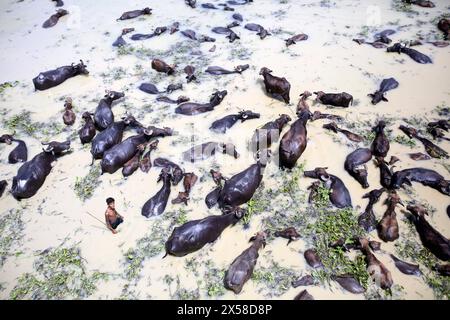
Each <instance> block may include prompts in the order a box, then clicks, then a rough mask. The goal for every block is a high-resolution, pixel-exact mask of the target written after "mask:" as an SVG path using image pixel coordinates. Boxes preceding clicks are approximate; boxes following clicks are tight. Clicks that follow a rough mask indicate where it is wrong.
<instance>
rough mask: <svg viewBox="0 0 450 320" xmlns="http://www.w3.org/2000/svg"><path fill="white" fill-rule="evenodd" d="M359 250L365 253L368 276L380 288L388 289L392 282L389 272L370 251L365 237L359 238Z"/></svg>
mask: <svg viewBox="0 0 450 320" xmlns="http://www.w3.org/2000/svg"><path fill="white" fill-rule="evenodd" d="M360 243H361V251H362V253H363V254H364V255H365V257H366V258H365V260H366V264H367V272H368V273H369V275H370V277H371V278H372V279H373V280H374V281H375V283H376V284H377V285H379V286H380V287H381V288H382V289H385V290H386V289H389V288H390V287H392V285H393V284H394V281H393V280H392V275H391V272H390V271H389V270H388V269H387V268H386V267H385V265H384V264H383V263H381V262H380V260H378V259H377V257H375V255H374V254H373V253H372V252H371V251H370V247H369V241H368V240H367V239H363V238H362V239H360Z"/></svg>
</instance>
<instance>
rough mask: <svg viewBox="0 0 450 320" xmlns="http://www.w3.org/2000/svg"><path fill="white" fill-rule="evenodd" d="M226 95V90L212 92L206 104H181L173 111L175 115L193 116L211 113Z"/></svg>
mask: <svg viewBox="0 0 450 320" xmlns="http://www.w3.org/2000/svg"><path fill="white" fill-rule="evenodd" d="M227 93H228V92H227V90H223V91H216V92H214V93H213V94H212V96H211V98H210V100H209V102H208V103H194V102H185V103H182V104H180V105H179V106H178V107H177V108H176V109H175V113H178V114H184V115H187V116H193V115H197V114H200V113H204V112H208V111H212V110H214V108H215V107H216V106H218V105H219V104H220V103H221V102H222V100H223V99H224V98H225V96H226V95H227Z"/></svg>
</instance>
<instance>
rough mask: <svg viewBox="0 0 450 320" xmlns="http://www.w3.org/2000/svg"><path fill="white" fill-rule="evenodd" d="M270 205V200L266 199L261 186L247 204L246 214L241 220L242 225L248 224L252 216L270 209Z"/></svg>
mask: <svg viewBox="0 0 450 320" xmlns="http://www.w3.org/2000/svg"><path fill="white" fill-rule="evenodd" d="M270 205H271V203H270V199H269V198H268V197H266V193H265V190H264V185H263V184H261V186H260V187H259V188H258V189H257V190H256V192H255V194H254V195H253V197H252V198H251V199H250V201H248V202H247V212H246V213H245V215H244V217H243V218H242V222H243V223H244V225H248V224H249V223H250V219H251V217H253V216H254V215H258V214H260V213H262V212H264V211H267V210H268V209H269V208H270Z"/></svg>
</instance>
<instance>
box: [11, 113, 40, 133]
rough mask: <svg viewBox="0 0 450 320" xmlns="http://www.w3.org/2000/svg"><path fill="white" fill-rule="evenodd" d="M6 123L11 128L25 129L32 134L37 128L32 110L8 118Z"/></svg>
mask: <svg viewBox="0 0 450 320" xmlns="http://www.w3.org/2000/svg"><path fill="white" fill-rule="evenodd" d="M4 124H5V127H7V128H8V129H9V130H23V131H25V132H26V133H28V134H30V135H33V134H34V133H35V131H36V130H37V127H36V125H35V123H33V122H32V121H31V112H30V111H22V112H21V113H19V114H16V115H14V116H12V117H11V118H9V119H6V120H5V121H4Z"/></svg>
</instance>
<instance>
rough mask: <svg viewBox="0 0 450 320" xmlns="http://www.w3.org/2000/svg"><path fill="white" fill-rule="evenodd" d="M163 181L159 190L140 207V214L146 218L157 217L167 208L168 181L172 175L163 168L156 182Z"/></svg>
mask: <svg viewBox="0 0 450 320" xmlns="http://www.w3.org/2000/svg"><path fill="white" fill-rule="evenodd" d="M161 180H162V181H163V186H162V187H161V189H160V190H159V191H158V192H157V193H156V194H155V195H154V196H153V197H151V198H150V199H149V200H148V201H147V202H146V203H145V204H144V206H143V207H142V210H141V214H142V215H143V216H144V217H146V218H148V217H153V216H159V215H160V214H162V213H163V212H164V210H165V209H166V206H167V201H168V200H169V196H170V186H171V184H170V181H171V180H172V175H171V174H170V172H169V169H168V168H163V169H162V170H161V173H160V175H159V177H158V181H157V182H159V181H161Z"/></svg>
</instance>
